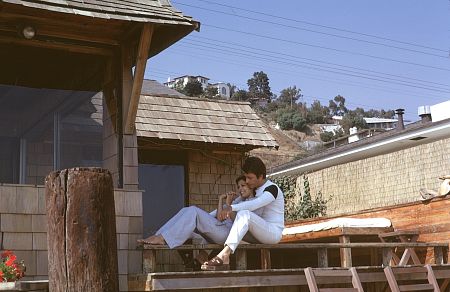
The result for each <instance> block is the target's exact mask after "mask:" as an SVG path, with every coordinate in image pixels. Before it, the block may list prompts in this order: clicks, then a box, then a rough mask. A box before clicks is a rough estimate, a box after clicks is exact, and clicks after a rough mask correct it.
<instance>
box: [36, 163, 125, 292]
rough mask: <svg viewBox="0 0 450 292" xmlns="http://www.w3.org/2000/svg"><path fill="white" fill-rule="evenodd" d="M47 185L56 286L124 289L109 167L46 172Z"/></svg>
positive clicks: (57, 291) (57, 289)
mask: <svg viewBox="0 0 450 292" xmlns="http://www.w3.org/2000/svg"><path fill="white" fill-rule="evenodd" d="M45 186H46V189H45V193H46V203H47V223H48V232H47V243H48V268H49V270H48V276H49V288H50V291H52V292H72V291H93V292H100V291H105V292H109V291H111V292H115V291H119V282H118V268H117V240H116V217H115V206H114V190H113V184H112V178H111V174H110V173H109V171H107V170H104V169H100V168H72V169H65V170H61V171H55V172H52V173H50V174H49V175H48V176H47V177H46V180H45Z"/></svg>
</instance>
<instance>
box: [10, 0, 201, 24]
mask: <svg viewBox="0 0 450 292" xmlns="http://www.w3.org/2000/svg"><path fill="white" fill-rule="evenodd" d="M2 2H5V3H11V4H17V5H23V6H26V7H31V8H37V9H45V10H49V11H54V12H61V13H70V14H76V15H84V16H90V17H98V18H104V19H118V20H128V21H136V22H152V23H161V24H184V25H189V26H191V25H194V26H196V27H198V25H199V24H198V22H196V21H194V20H193V19H192V18H191V17H189V16H186V15H183V14H182V13H181V12H180V11H178V10H176V9H175V8H174V7H173V6H172V5H171V4H170V2H169V1H168V0H107V1H103V0H51V1H50V0H34V1H33V0H2Z"/></svg>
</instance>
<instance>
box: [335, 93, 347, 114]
mask: <svg viewBox="0 0 450 292" xmlns="http://www.w3.org/2000/svg"><path fill="white" fill-rule="evenodd" d="M334 101H335V102H336V103H337V106H338V111H337V114H338V115H340V116H343V115H345V114H346V113H347V112H348V109H347V108H346V107H345V97H343V96H342V95H337V96H335V97H334Z"/></svg>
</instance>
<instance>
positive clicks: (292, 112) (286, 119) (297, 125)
mask: <svg viewBox="0 0 450 292" xmlns="http://www.w3.org/2000/svg"><path fill="white" fill-rule="evenodd" d="M277 122H278V124H279V125H280V128H281V129H282V130H292V129H294V130H297V131H302V130H304V128H305V126H306V119H305V118H303V117H302V115H301V114H300V112H298V111H297V110H296V109H289V108H282V109H280V110H279V111H278V115H277Z"/></svg>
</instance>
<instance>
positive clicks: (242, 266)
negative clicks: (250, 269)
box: [236, 248, 247, 270]
mask: <svg viewBox="0 0 450 292" xmlns="http://www.w3.org/2000/svg"><path fill="white" fill-rule="evenodd" d="M246 269H247V251H246V250H245V249H239V248H238V249H237V250H236V270H246Z"/></svg>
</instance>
